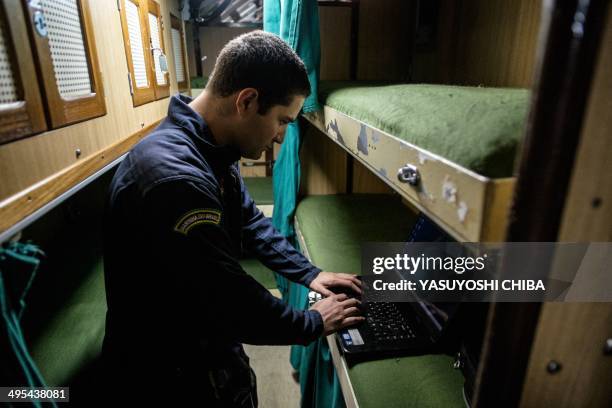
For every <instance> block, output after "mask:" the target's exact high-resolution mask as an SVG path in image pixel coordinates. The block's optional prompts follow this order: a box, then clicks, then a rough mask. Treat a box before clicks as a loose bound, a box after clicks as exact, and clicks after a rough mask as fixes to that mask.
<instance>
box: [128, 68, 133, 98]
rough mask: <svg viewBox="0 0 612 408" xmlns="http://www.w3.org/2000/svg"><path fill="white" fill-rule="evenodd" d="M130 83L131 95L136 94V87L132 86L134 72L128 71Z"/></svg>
mask: <svg viewBox="0 0 612 408" xmlns="http://www.w3.org/2000/svg"><path fill="white" fill-rule="evenodd" d="M128 83H129V84H130V95H132V96H134V88H133V87H132V73H131V72H128Z"/></svg>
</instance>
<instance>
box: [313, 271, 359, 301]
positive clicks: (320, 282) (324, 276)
mask: <svg viewBox="0 0 612 408" xmlns="http://www.w3.org/2000/svg"><path fill="white" fill-rule="evenodd" d="M333 288H337V289H344V290H346V289H350V290H352V291H353V292H355V294H357V295H361V281H360V280H359V279H357V277H356V276H355V275H351V274H348V273H332V272H319V274H318V275H317V277H316V278H314V280H313V281H312V282H310V289H312V290H314V291H316V292H319V293H320V294H322V295H323V296H325V297H328V296H332V295H333V294H334V292H333Z"/></svg>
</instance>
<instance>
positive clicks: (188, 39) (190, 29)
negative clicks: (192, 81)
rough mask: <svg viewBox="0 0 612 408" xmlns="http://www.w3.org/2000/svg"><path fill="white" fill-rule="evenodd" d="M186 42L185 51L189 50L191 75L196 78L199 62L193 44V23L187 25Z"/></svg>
mask: <svg viewBox="0 0 612 408" xmlns="http://www.w3.org/2000/svg"><path fill="white" fill-rule="evenodd" d="M185 41H186V42H187V48H185V49H186V50H187V60H188V61H187V62H188V66H189V73H190V74H191V76H192V77H194V76H196V72H198V71H197V69H196V64H197V61H196V59H195V51H194V44H193V24H191V23H185Z"/></svg>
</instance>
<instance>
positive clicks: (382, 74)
mask: <svg viewBox="0 0 612 408" xmlns="http://www.w3.org/2000/svg"><path fill="white" fill-rule="evenodd" d="M413 13H414V2H412V1H406V0H361V6H360V11H359V62H358V64H357V78H358V79H364V80H397V81H401V80H406V79H407V78H408V73H409V61H410V59H409V56H410V53H411V45H410V44H411V42H412V40H411V36H412V31H413V17H412V16H413Z"/></svg>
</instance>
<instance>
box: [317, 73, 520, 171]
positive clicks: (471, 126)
mask: <svg viewBox="0 0 612 408" xmlns="http://www.w3.org/2000/svg"><path fill="white" fill-rule="evenodd" d="M319 91H320V92H319V95H320V100H321V103H323V104H325V105H328V106H330V107H332V108H334V109H336V110H338V111H340V112H342V113H344V114H346V115H348V116H351V117H353V118H355V119H359V120H360V121H362V122H364V123H367V124H369V125H371V126H373V127H375V128H378V129H380V130H382V131H385V132H387V133H389V134H391V135H393V136H396V137H398V138H400V139H402V140H405V141H406V142H409V143H411V144H414V145H416V146H418V147H421V148H423V149H425V150H428V151H430V152H432V153H435V154H437V155H439V156H442V157H444V158H446V159H448V160H450V161H452V162H455V163H457V164H459V165H461V166H463V167H466V168H468V169H470V170H473V171H475V172H477V173H479V174H482V175H485V176H488V177H496V178H499V177H509V176H512V171H513V166H514V158H515V155H516V151H517V147H518V144H519V142H520V140H521V137H522V133H523V127H524V123H525V120H526V117H527V111H528V105H529V91H528V90H526V89H510V88H481V87H463V86H450V85H426V84H399V85H398V84H395V85H391V84H380V83H378V84H377V83H373V82H365V83H359V82H345V81H329V82H322V83H321V85H320V88H319Z"/></svg>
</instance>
